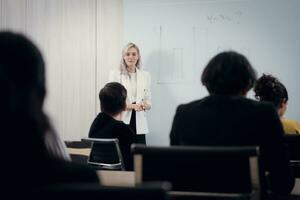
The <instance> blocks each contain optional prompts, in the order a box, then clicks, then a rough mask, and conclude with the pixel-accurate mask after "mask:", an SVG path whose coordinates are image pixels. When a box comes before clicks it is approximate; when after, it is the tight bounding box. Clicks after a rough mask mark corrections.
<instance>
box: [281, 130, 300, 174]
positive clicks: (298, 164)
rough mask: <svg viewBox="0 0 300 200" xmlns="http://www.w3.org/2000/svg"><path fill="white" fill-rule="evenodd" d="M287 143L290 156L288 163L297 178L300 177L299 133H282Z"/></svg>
mask: <svg viewBox="0 0 300 200" xmlns="http://www.w3.org/2000/svg"><path fill="white" fill-rule="evenodd" d="M284 137H285V140H286V143H287V145H288V151H289V156H290V164H291V167H292V168H293V170H294V172H295V176H296V177H297V178H299V177H300V135H296V134H286V135H284Z"/></svg>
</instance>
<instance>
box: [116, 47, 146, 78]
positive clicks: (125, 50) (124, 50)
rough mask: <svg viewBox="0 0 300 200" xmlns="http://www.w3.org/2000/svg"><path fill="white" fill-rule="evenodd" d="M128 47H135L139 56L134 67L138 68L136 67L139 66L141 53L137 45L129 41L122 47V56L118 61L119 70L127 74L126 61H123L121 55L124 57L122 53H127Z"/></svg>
mask: <svg viewBox="0 0 300 200" xmlns="http://www.w3.org/2000/svg"><path fill="white" fill-rule="evenodd" d="M130 48H135V49H136V51H137V53H138V56H139V58H138V60H137V62H136V68H138V69H140V68H141V55H140V49H139V47H138V46H137V45H136V44H134V43H132V42H130V43H128V44H127V45H126V46H125V47H124V48H123V51H122V58H121V63H120V71H121V74H127V75H129V73H128V70H127V65H126V63H125V61H124V58H123V57H124V55H125V54H126V53H127V51H128V49H130Z"/></svg>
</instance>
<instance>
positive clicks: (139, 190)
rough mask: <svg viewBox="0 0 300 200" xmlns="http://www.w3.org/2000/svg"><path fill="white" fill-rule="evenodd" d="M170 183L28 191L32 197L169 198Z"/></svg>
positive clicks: (120, 199)
mask: <svg viewBox="0 0 300 200" xmlns="http://www.w3.org/2000/svg"><path fill="white" fill-rule="evenodd" d="M169 189H170V186H169V184H167V183H161V184H151V185H147V184H146V185H139V186H137V187H111V186H99V185H97V184H87V183H85V184H64V185H56V186H52V187H46V188H39V189H35V190H33V191H29V192H27V195H29V197H30V198H31V199H43V200H45V199H49V200H53V199H72V200H83V199H103V200H167V199H168V195H167V191H168V190H169Z"/></svg>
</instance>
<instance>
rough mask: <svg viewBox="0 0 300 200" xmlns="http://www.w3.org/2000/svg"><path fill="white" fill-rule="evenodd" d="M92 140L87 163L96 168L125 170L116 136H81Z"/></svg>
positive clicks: (85, 139) (86, 139)
mask: <svg viewBox="0 0 300 200" xmlns="http://www.w3.org/2000/svg"><path fill="white" fill-rule="evenodd" d="M82 140H83V141H89V142H92V149H91V152H90V155H89V158H88V164H89V165H91V166H93V167H95V168H96V169H109V170H125V168H124V162H123V157H122V154H121V150H120V146H119V140H118V139H117V138H111V139H108V138H83V139H82Z"/></svg>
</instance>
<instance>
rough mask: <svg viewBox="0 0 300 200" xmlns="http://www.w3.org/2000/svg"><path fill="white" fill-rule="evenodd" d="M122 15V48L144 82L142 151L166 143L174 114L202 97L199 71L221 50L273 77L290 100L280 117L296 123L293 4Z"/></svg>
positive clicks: (273, 0)
mask: <svg viewBox="0 0 300 200" xmlns="http://www.w3.org/2000/svg"><path fill="white" fill-rule="evenodd" d="M123 14H124V44H126V43H128V42H135V43H136V44H137V45H138V46H139V47H140V50H141V56H142V67H143V68H144V69H145V70H147V71H149V72H150V73H151V77H152V86H151V89H152V104H153V107H152V110H151V111H150V112H149V113H148V120H149V129H150V133H149V134H148V135H147V143H148V144H151V145H168V144H169V133H170V129H171V125H172V121H173V117H174V114H175V111H176V107H177V106H178V105H179V104H182V103H187V102H190V101H193V100H195V99H199V98H203V97H204V96H206V95H207V94H208V93H207V91H206V89H205V87H203V86H202V85H201V83H200V76H201V73H202V70H203V68H204V67H205V65H206V64H207V62H208V61H209V59H210V58H211V57H212V56H214V55H216V54H217V53H218V52H221V51H223V50H235V51H238V52H240V53H242V54H244V55H245V56H246V57H248V59H249V60H250V62H251V63H252V65H253V66H254V68H255V69H256V71H257V73H258V76H261V75H262V73H269V74H272V75H274V76H276V77H278V78H279V79H280V80H281V81H282V82H283V83H284V84H285V85H286V87H287V89H288V92H289V96H290V100H289V105H288V110H287V113H286V117H287V118H291V119H295V120H298V121H300V106H298V104H299V103H300V94H299V89H297V85H298V83H297V82H298V74H300V40H299V36H300V22H299V19H300V1H299V0H288V1H286V0H239V1H238V0H124V10H123ZM248 97H249V98H253V92H250V93H249V94H248ZM199 134H201V133H199Z"/></svg>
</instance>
